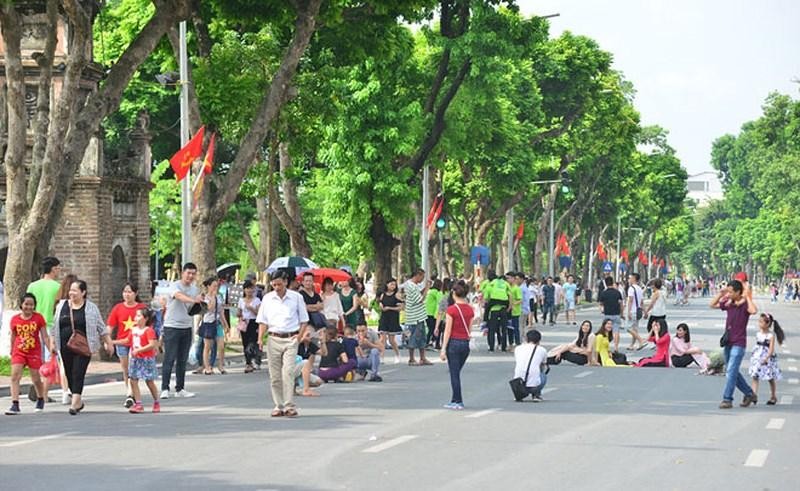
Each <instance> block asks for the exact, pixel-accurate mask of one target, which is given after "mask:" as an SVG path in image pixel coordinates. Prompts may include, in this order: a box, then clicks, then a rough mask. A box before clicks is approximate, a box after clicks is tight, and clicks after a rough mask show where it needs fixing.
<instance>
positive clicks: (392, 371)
mask: <svg viewBox="0 0 800 491" xmlns="http://www.w3.org/2000/svg"><path fill="white" fill-rule="evenodd" d="M398 370H400V369H399V368H391V369H389V370H381V373H382V374H384V375H386V374H387V373H394V372H396V371H398Z"/></svg>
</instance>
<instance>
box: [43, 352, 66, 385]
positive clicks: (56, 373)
mask: <svg viewBox="0 0 800 491" xmlns="http://www.w3.org/2000/svg"><path fill="white" fill-rule="evenodd" d="M39 374H40V375H41V376H42V377H44V378H45V379H46V380H47V383H48V384H51V385H53V384H57V383H59V382H60V381H61V369H60V368H59V366H58V355H56V354H55V353H53V355H52V356H51V357H50V360H49V361H47V362H45V363H44V364H43V365H42V366H41V367H40V368H39Z"/></svg>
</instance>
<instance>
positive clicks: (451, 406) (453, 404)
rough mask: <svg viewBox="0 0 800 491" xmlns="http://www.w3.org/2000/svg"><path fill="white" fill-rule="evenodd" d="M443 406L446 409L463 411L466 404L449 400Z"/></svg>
mask: <svg viewBox="0 0 800 491" xmlns="http://www.w3.org/2000/svg"><path fill="white" fill-rule="evenodd" d="M442 407H443V408H445V409H450V410H452V411H462V410H463V409H464V404H462V403H460V402H448V403H447V404H445V405H444V406H442Z"/></svg>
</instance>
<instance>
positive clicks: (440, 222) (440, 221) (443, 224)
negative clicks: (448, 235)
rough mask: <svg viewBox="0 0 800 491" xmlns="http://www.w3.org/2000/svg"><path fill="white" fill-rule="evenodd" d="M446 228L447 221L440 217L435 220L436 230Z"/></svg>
mask: <svg viewBox="0 0 800 491" xmlns="http://www.w3.org/2000/svg"><path fill="white" fill-rule="evenodd" d="M446 226H447V220H446V219H445V218H444V217H440V218H439V219H438V220H436V228H438V229H439V230H441V229H443V228H445V227H446Z"/></svg>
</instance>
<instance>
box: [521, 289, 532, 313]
mask: <svg viewBox="0 0 800 491" xmlns="http://www.w3.org/2000/svg"><path fill="white" fill-rule="evenodd" d="M520 288H521V289H522V313H523V314H530V313H531V298H532V297H533V294H532V293H531V290H530V289H529V288H528V285H526V284H525V282H523V283H522V284H521V285H520Z"/></svg>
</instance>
